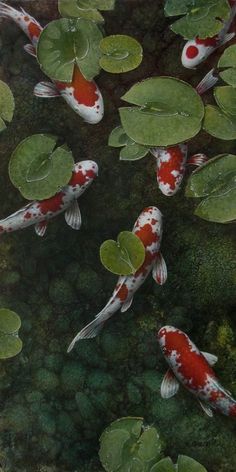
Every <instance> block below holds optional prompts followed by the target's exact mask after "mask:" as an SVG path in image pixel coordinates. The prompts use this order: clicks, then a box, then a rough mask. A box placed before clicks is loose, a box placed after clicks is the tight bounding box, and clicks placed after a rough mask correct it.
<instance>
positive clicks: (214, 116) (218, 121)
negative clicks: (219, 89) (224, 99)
mask: <svg viewBox="0 0 236 472" xmlns="http://www.w3.org/2000/svg"><path fill="white" fill-rule="evenodd" d="M203 128H204V129H205V131H207V133H209V134H210V135H211V136H214V137H215V138H219V139H225V140H230V139H236V116H233V115H226V113H224V111H223V110H221V109H220V108H219V107H216V106H213V105H207V106H206V108H205V117H204V122H203Z"/></svg>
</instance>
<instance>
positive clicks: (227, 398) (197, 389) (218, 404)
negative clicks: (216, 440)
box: [157, 326, 236, 417]
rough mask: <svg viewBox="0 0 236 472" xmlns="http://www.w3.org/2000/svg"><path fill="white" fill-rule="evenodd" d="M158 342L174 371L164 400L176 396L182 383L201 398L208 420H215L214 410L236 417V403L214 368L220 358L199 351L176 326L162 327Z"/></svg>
mask: <svg viewBox="0 0 236 472" xmlns="http://www.w3.org/2000/svg"><path fill="white" fill-rule="evenodd" d="M157 339H158V342H159V345H160V348H161V350H162V353H163V355H164V357H165V359H166V361H167V363H168V364H169V367H170V369H169V370H168V371H167V373H166V375H165V377H164V379H163V382H162V385H161V395H162V397H163V398H171V397H172V396H173V395H175V393H177V391H178V389H179V383H181V384H182V385H183V386H184V387H185V388H186V389H187V390H189V392H191V393H192V394H193V395H195V396H196V397H197V399H198V400H199V402H200V404H201V406H202V408H203V410H204V411H205V413H207V414H208V416H212V409H213V410H217V411H219V412H220V413H223V414H224V415H227V416H233V417H234V416H236V401H235V400H234V399H233V397H232V396H231V394H230V393H229V392H228V391H227V390H225V389H224V388H223V387H222V386H221V385H220V383H219V381H218V379H217V377H216V375H215V372H214V370H213V369H212V367H211V366H212V365H214V364H215V362H216V361H217V357H216V356H214V355H212V354H209V353H206V352H201V351H199V350H198V348H197V347H196V346H195V344H194V343H193V342H192V341H191V340H190V339H189V337H188V336H187V335H186V334H185V333H184V332H183V331H181V330H179V329H177V328H174V327H173V326H164V327H162V328H161V329H160V330H159V332H158V334H157Z"/></svg>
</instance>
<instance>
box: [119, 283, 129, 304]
mask: <svg viewBox="0 0 236 472" xmlns="http://www.w3.org/2000/svg"><path fill="white" fill-rule="evenodd" d="M128 295H129V291H128V289H127V287H126V285H125V284H123V285H122V286H121V288H120V289H119V292H118V293H117V297H118V298H119V299H120V301H121V302H125V300H126V298H127V297H128Z"/></svg>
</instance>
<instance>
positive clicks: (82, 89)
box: [56, 66, 98, 107]
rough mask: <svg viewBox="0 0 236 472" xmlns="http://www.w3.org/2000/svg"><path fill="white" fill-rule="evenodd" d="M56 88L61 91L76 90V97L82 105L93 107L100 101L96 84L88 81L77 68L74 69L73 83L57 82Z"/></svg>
mask: <svg viewBox="0 0 236 472" xmlns="http://www.w3.org/2000/svg"><path fill="white" fill-rule="evenodd" d="M56 86H57V88H58V89H59V90H64V89H65V88H69V87H72V88H73V89H74V97H75V99H76V100H77V102H78V103H79V104H81V105H85V106H87V107H93V106H94V105H95V103H96V101H97V100H98V91H97V86H96V84H95V82H90V81H89V80H86V79H85V77H84V76H83V75H82V74H81V72H80V70H79V68H78V67H77V66H75V68H74V75H73V79H72V82H68V83H63V82H56Z"/></svg>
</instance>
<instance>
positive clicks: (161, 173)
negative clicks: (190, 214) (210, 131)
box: [157, 146, 185, 191]
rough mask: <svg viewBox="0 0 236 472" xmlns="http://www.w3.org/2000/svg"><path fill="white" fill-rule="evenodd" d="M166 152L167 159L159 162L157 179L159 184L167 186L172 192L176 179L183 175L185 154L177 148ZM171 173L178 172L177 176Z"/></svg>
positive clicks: (171, 148) (174, 147)
mask: <svg viewBox="0 0 236 472" xmlns="http://www.w3.org/2000/svg"><path fill="white" fill-rule="evenodd" d="M167 152H168V154H169V159H167V160H164V159H163V160H159V165H158V170H157V178H158V182H159V183H160V184H164V185H166V184H168V185H169V187H170V189H171V190H173V191H174V190H175V187H176V181H177V178H179V175H183V174H184V165H183V164H184V161H185V153H183V152H182V150H181V148H180V147H179V146H173V147H170V148H168V151H167ZM165 159H166V157H165ZM173 172H178V174H179V175H178V176H176V175H173Z"/></svg>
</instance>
